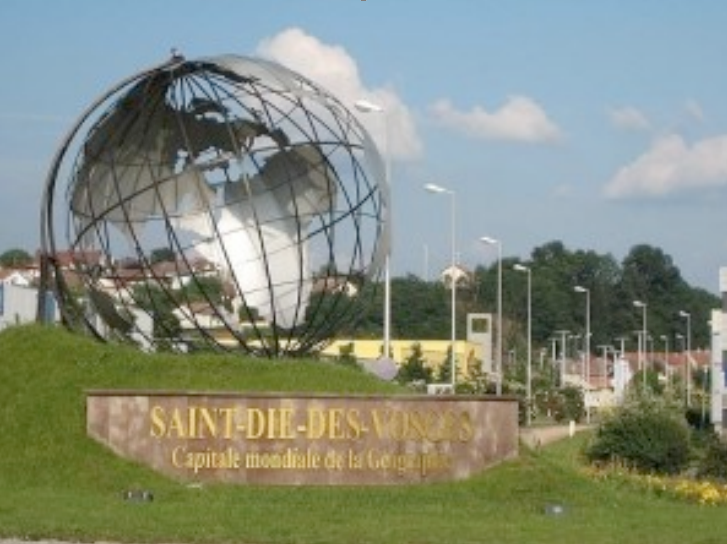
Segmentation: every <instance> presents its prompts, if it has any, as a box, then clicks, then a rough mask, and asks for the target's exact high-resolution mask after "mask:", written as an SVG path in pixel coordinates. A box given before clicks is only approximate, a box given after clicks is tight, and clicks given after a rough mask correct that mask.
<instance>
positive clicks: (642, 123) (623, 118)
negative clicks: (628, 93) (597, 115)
mask: <svg viewBox="0 0 727 544" xmlns="http://www.w3.org/2000/svg"><path fill="white" fill-rule="evenodd" d="M609 117H610V118H611V124H612V125H613V126H615V127H616V128H620V129H623V130H649V129H650V128H651V123H650V122H649V119H648V118H647V117H646V115H644V114H643V113H642V112H641V111H639V110H638V109H636V108H634V107H631V106H627V107H624V108H613V109H612V110H611V111H609Z"/></svg>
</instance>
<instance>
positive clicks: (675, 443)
mask: <svg viewBox="0 0 727 544" xmlns="http://www.w3.org/2000/svg"><path fill="white" fill-rule="evenodd" d="M689 438H690V431H689V427H688V425H687V423H686V420H685V419H684V417H683V416H681V415H680V414H678V412H675V411H674V410H673V409H672V408H670V407H668V406H667V405H665V404H663V403H657V402H654V401H651V400H648V399H640V400H637V401H636V402H631V403H628V404H626V405H625V406H623V407H621V408H619V409H618V410H617V411H616V412H614V413H613V414H612V415H610V416H606V417H605V418H604V420H603V422H602V423H601V425H600V426H599V428H598V430H597V431H596V434H595V437H594V439H593V440H592V442H591V443H590V444H589V446H588V447H587V448H586V452H585V453H586V457H587V458H588V459H589V461H591V462H592V463H607V462H617V463H623V464H625V465H627V466H629V467H630V468H633V469H636V470H638V471H640V472H650V473H660V474H676V473H679V472H681V471H683V470H684V468H685V467H686V466H687V463H688V462H689V458H690V447H689V446H690V443H689Z"/></svg>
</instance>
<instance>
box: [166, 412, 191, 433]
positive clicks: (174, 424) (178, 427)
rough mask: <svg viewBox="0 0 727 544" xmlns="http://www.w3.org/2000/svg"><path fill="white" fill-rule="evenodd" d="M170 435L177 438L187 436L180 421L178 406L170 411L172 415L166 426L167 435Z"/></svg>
mask: <svg viewBox="0 0 727 544" xmlns="http://www.w3.org/2000/svg"><path fill="white" fill-rule="evenodd" d="M172 435H174V436H176V437H177V438H187V434H186V433H185V431H184V423H183V422H182V415H181V414H180V413H179V409H178V408H175V409H174V410H173V411H172V417H171V420H170V421H169V426H168V427H167V437H171V436H172Z"/></svg>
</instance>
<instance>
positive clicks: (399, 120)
mask: <svg viewBox="0 0 727 544" xmlns="http://www.w3.org/2000/svg"><path fill="white" fill-rule="evenodd" d="M257 53H258V54H259V55H260V56H262V57H265V58H268V59H271V60H274V61H276V62H279V63H280V64H283V65H285V66H287V67H288V68H290V69H291V70H295V71H296V72H299V73H300V74H302V75H304V76H305V77H307V78H308V79H310V80H312V81H314V82H315V83H317V84H318V85H320V86H321V87H323V88H324V89H326V90H327V91H329V92H330V93H332V94H333V95H334V96H335V97H336V98H338V99H339V100H340V101H341V102H343V103H344V104H348V105H350V107H351V109H352V110H353V104H354V103H355V102H356V101H357V100H360V99H366V100H367V101H369V102H373V103H376V104H378V105H380V106H381V107H382V108H383V109H384V111H385V113H384V115H385V118H384V119H381V118H380V116H378V115H376V114H364V113H360V114H359V113H357V112H354V113H356V115H357V117H358V118H359V120H360V121H361V122H362V123H364V125H365V126H366V128H367V130H368V131H369V132H370V133H371V135H372V137H373V138H374V140H375V141H376V142H377V144H379V147H380V149H381V150H382V151H383V152H384V153H387V152H388V153H390V155H391V157H392V158H394V159H400V160H410V159H415V158H418V157H419V156H421V154H422V143H421V139H420V137H419V135H418V133H417V129H416V126H415V123H414V119H413V117H412V114H411V113H410V111H409V109H408V107H407V106H406V104H404V102H403V101H402V99H401V98H400V97H399V96H398V95H397V94H396V93H395V92H394V91H392V90H390V89H387V88H370V87H367V86H366V85H365V84H364V83H363V82H362V81H361V76H360V74H359V70H358V66H357V64H356V61H355V60H354V59H353V58H352V57H351V56H350V55H349V54H348V53H347V52H346V50H345V49H344V48H343V47H341V46H338V45H329V44H325V43H323V42H321V41H320V40H318V39H317V38H315V37H314V36H311V35H309V34H306V33H305V32H304V31H303V30H301V29H300V28H288V29H286V30H283V31H282V32H279V33H278V34H276V35H275V36H273V37H271V38H268V39H265V40H263V41H262V42H260V44H259V45H258V47H257ZM387 125H388V130H387ZM387 132H388V135H389V138H388V140H389V141H388V142H387V134H386V133H387Z"/></svg>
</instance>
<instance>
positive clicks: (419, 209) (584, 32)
mask: <svg viewBox="0 0 727 544" xmlns="http://www.w3.org/2000/svg"><path fill="white" fill-rule="evenodd" d="M725 29H727V2H724V1H722V0H700V1H699V2H694V1H690V0H680V1H676V0H659V1H656V0H653V1H648V0H641V1H637V2H635V1H627V0H620V1H618V0H613V1H608V2H607V1H602V2H596V1H592V2H584V1H582V0H548V1H543V0H531V1H526V0H511V1H497V2H496V1H490V0H448V1H447V2H443V1H441V0H417V1H414V0H399V1H397V2H393V1H391V0H389V1H386V0H307V1H303V0H277V1H274V2H273V1H265V2H264V1H262V0H259V1H253V0H208V1H202V0H196V1H195V0H174V1H172V0H169V1H161V0H154V1H153V0H124V1H123V2H110V1H99V0H95V1H91V0H88V1H86V0H75V1H74V0H57V1H55V2H46V1H41V0H2V2H0V50H2V51H3V53H2V55H0V73H2V76H3V77H2V80H3V84H2V85H0V186H2V189H3V193H2V196H0V251H2V250H4V249H9V248H11V247H22V248H25V249H27V250H29V251H34V250H35V249H36V248H37V246H38V223H39V219H38V215H39V198H40V194H41V191H42V188H43V184H44V181H45V176H46V170H47V168H48V165H49V163H50V161H51V159H52V156H53V154H54V152H55V149H56V147H57V145H58V143H59V142H60V140H61V138H62V137H63V135H64V133H65V131H66V130H68V129H69V128H70V127H71V125H72V124H73V122H74V121H75V119H76V118H77V117H78V115H79V114H80V113H81V112H82V110H83V109H84V108H85V107H86V106H87V105H88V104H89V103H90V102H91V101H92V100H94V99H95V98H96V97H97V96H98V95H99V94H101V93H102V92H103V91H105V90H107V89H108V88H109V87H110V86H111V85H113V84H114V83H116V82H118V81H119V80H121V79H123V78H125V77H127V76H129V75H131V74H133V73H135V72H137V71H139V70H141V69H142V68H146V67H148V66H150V65H154V64H157V63H159V62H161V61H163V60H165V59H166V58H167V57H168V55H169V52H170V50H171V48H172V47H176V48H178V49H179V50H180V51H181V52H183V53H184V54H185V55H186V56H187V57H188V58H194V57H202V56H213V55H217V54H223V53H237V54H243V55H257V56H264V57H268V58H272V59H273V60H277V61H278V62H281V63H283V64H286V65H288V66H289V67H290V68H293V69H294V70H297V71H299V72H301V73H302V74H303V75H305V76H307V77H309V78H310V79H312V80H314V81H317V82H318V83H319V84H321V85H322V86H324V87H326V88H328V89H329V90H330V91H332V92H333V93H334V94H336V95H337V96H338V97H339V98H341V99H342V100H343V101H345V102H349V103H353V102H354V101H355V100H357V99H359V98H366V99H368V100H370V101H373V102H377V103H379V104H381V105H382V106H384V107H385V110H386V113H385V115H382V116H377V115H375V114H369V115H367V116H365V118H363V117H362V121H364V122H365V124H366V125H367V126H368V127H369V129H370V131H371V132H372V134H373V135H374V136H375V138H377V140H378V141H379V142H380V146H381V147H382V149H383V150H384V151H385V152H386V153H387V154H388V156H389V157H390V159H391V173H392V187H393V194H392V198H393V210H394V215H395V217H394V223H393V225H394V240H393V243H394V250H393V251H394V253H393V255H392V267H393V273H394V275H401V274H405V273H407V272H412V273H415V274H418V275H423V274H424V273H425V270H428V272H429V275H430V277H433V276H434V275H435V274H436V272H438V271H439V270H440V269H441V268H443V267H444V266H446V265H447V264H448V261H449V258H450V257H449V256H450V206H449V204H450V202H448V201H447V199H445V198H443V197H442V195H433V194H430V193H427V192H426V191H424V189H423V186H424V184H426V183H436V184H439V185H442V186H444V187H446V188H448V189H450V190H452V191H454V193H455V196H454V198H455V203H456V209H457V214H456V217H457V244H458V254H459V259H460V261H461V262H462V263H463V264H465V265H467V266H470V267H474V266H476V265H477V264H490V263H492V262H493V261H494V260H495V259H496V251H495V250H494V249H493V248H491V247H487V246H484V245H482V244H481V243H480V242H479V241H478V240H479V238H480V237H481V236H490V237H493V238H497V239H499V240H500V241H501V242H502V247H503V253H504V255H506V256H518V257H520V258H521V259H524V260H527V259H528V257H529V255H530V252H531V251H532V250H533V249H534V248H535V247H537V246H540V245H542V244H545V243H547V242H550V241H553V240H560V241H562V242H563V243H564V244H565V245H566V247H568V248H569V249H571V250H576V249H593V250H595V251H597V252H599V253H604V254H605V253H610V254H612V255H613V256H614V257H616V258H617V259H618V260H621V259H622V258H623V257H624V256H625V255H626V254H627V252H628V251H629V249H630V248H631V247H633V246H634V245H637V244H642V243H646V244H651V245H654V246H657V247H660V248H661V249H663V250H664V251H665V252H666V253H667V254H668V255H670V256H671V257H672V258H673V259H674V262H675V264H676V265H677V266H678V267H679V268H680V269H681V271H682V274H683V276H684V277H685V278H686V280H687V281H689V282H690V283H692V284H693V285H698V286H701V287H704V288H706V289H709V290H710V291H713V292H717V290H718V269H719V267H720V266H722V265H727V217H726V214H727V62H726V61H725V55H726V54H727V32H726V31H725ZM387 134H388V138H387V137H386V135H387ZM533 273H534V274H535V273H537V271H533Z"/></svg>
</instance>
